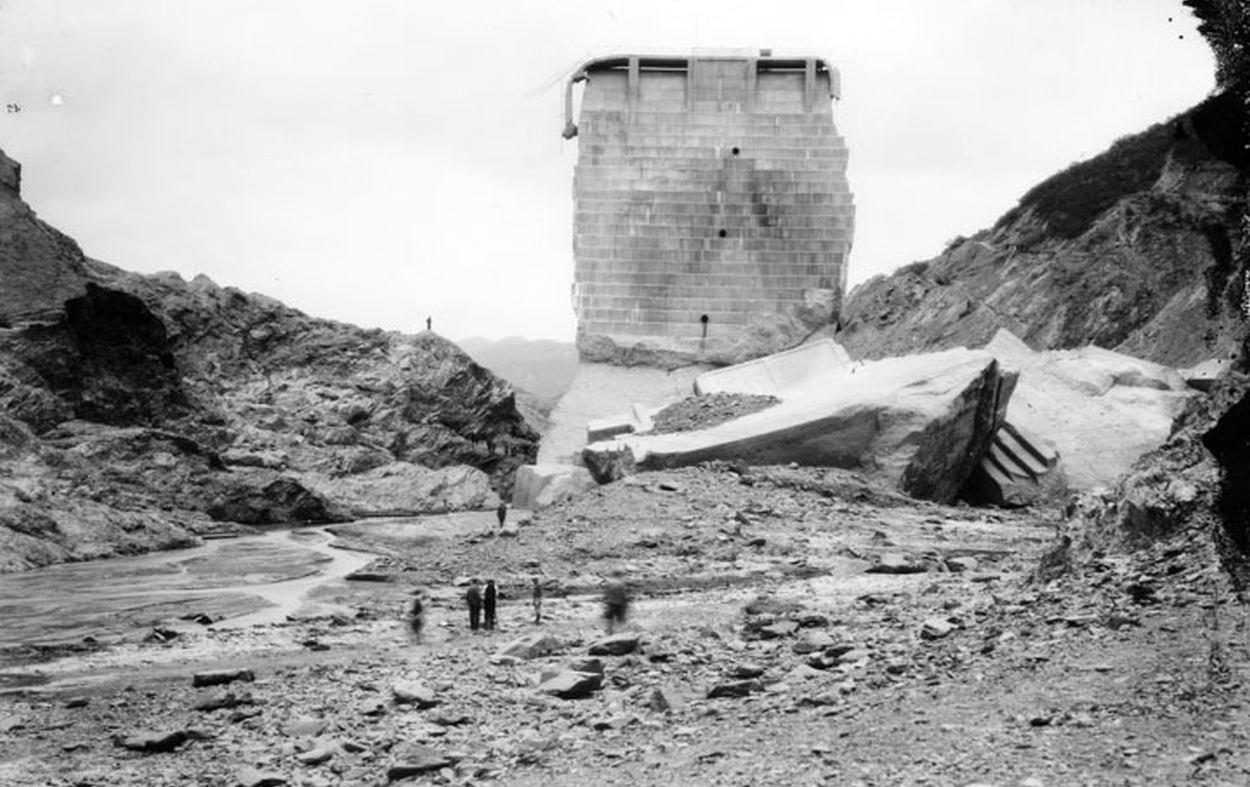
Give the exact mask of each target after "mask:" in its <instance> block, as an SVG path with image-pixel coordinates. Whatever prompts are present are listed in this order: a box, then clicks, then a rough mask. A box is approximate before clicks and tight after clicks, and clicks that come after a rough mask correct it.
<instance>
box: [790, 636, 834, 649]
mask: <svg viewBox="0 0 1250 787" xmlns="http://www.w3.org/2000/svg"><path fill="white" fill-rule="evenodd" d="M833 645H834V641H833V637H831V636H829V635H828V634H826V633H825V632H823V631H804V632H803V633H802V634H800V635H799V638H798V640H797V641H796V642H795V643H794V644H793V645H792V646H791V650H793V651H794V652H795V653H798V654H800V655H801V654H804V653H814V652H816V651H818V650H819V651H823V650H825V649H826V648H829V647H832V646H833Z"/></svg>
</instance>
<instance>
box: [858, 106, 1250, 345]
mask: <svg viewBox="0 0 1250 787" xmlns="http://www.w3.org/2000/svg"><path fill="white" fill-rule="evenodd" d="M1244 111H1245V110H1244V107H1242V106H1241V105H1240V104H1239V102H1238V101H1237V100H1236V99H1235V98H1233V97H1231V95H1221V96H1216V97H1213V98H1211V99H1208V100H1206V101H1204V102H1203V103H1201V104H1199V105H1198V106H1197V107H1195V108H1194V109H1192V110H1190V111H1189V112H1186V113H1184V114H1182V115H1181V116H1179V117H1177V118H1174V119H1173V120H1171V121H1168V122H1166V123H1161V124H1159V125H1156V126H1154V127H1152V128H1150V129H1147V130H1146V131H1144V132H1142V133H1140V134H1136V135H1134V136H1131V137H1126V138H1124V139H1122V140H1120V141H1118V142H1116V143H1115V144H1114V145H1113V146H1112V147H1111V148H1110V149H1109V150H1107V151H1106V152H1105V153H1103V154H1101V155H1100V156H1097V157H1095V158H1093V159H1090V160H1089V161H1085V162H1081V163H1079V164H1076V165H1073V166H1072V167H1070V168H1069V169H1067V170H1065V171H1064V172H1061V173H1059V174H1057V175H1055V176H1054V177H1052V178H1050V179H1048V180H1046V181H1044V182H1043V183H1041V184H1039V185H1038V186H1037V187H1035V188H1034V189H1032V190H1031V191H1030V192H1029V193H1028V194H1026V195H1024V197H1023V198H1022V199H1021V200H1020V204H1019V205H1018V206H1017V207H1016V208H1015V209H1013V210H1012V211H1010V212H1009V213H1007V214H1006V215H1005V216H1003V217H1002V218H1001V219H999V220H998V222H997V223H996V224H995V225H994V226H993V227H991V228H990V229H987V230H983V231H981V232H979V233H977V234H976V235H974V236H972V237H971V238H959V239H957V240H955V241H954V242H952V243H951V245H950V246H949V247H948V248H947V249H946V250H945V251H944V252H943V253H942V254H940V255H938V256H937V257H935V258H933V259H932V260H929V261H927V262H918V263H914V264H912V265H909V266H906V267H904V268H902V269H901V270H899V271H898V272H896V273H894V274H893V275H891V276H888V277H877V278H874V279H872V280H870V281H868V282H865V283H864V284H862V285H860V286H859V287H857V288H855V290H854V291H853V292H852V293H851V294H850V296H849V297H848V299H847V303H846V308H845V310H844V313H843V330H842V332H841V333H840V334H839V335H838V340H839V341H840V342H842V343H843V344H844V345H845V346H846V348H847V350H848V351H849V352H850V353H851V355H852V356H854V357H857V358H878V357H882V356H887V355H894V354H901V353H906V352H917V351H921V350H934V349H941V348H947V347H953V346H959V345H965V346H979V345H981V344H984V343H985V342H986V341H988V340H989V339H990V338H991V337H992V336H993V335H994V332H995V331H997V330H998V329H999V328H1007V329H1009V330H1011V331H1012V332H1013V333H1015V334H1017V335H1018V336H1020V337H1022V338H1023V339H1025V341H1027V342H1028V343H1029V344H1030V345H1031V346H1033V347H1034V348H1035V349H1052V348H1069V347H1077V346H1082V345H1086V344H1091V343H1092V344H1097V345H1099V346H1102V347H1106V348H1111V349H1118V350H1121V351H1124V352H1127V353H1130V354H1132V355H1136V356H1139V357H1143V358H1148V359H1150V360H1154V361H1158V362H1161V363H1166V364H1171V365H1177V366H1186V365H1190V364H1193V363H1196V362H1198V361H1201V360H1204V359H1206V358H1210V357H1228V355H1229V354H1230V353H1232V352H1234V351H1235V349H1236V347H1237V344H1238V342H1239V339H1240V335H1241V332H1242V331H1243V329H1244V325H1245V319H1246V318H1245V313H1244V311H1243V309H1242V305H1243V300H1244V298H1245V286H1244V285H1245V281H1244V279H1245V275H1246V265H1245V259H1246V256H1247V248H1250V219H1248V218H1247V217H1248V214H1247V208H1246V182H1247V181H1246V172H1247V154H1246V149H1245V147H1244V144H1243V143H1244V140H1243V139H1242V135H1241V134H1240V133H1239V131H1238V129H1240V128H1241V120H1240V119H1241V116H1242V115H1243V114H1244Z"/></svg>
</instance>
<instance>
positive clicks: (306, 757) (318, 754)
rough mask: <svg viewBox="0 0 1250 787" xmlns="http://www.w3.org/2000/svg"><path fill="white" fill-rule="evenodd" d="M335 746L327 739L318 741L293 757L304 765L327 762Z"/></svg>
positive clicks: (332, 755) (331, 756) (332, 754)
mask: <svg viewBox="0 0 1250 787" xmlns="http://www.w3.org/2000/svg"><path fill="white" fill-rule="evenodd" d="M336 748H337V747H336V746H335V745H334V744H333V743H331V742H329V741H319V742H318V743H317V745H315V746H313V747H312V748H311V749H309V750H308V751H306V752H303V753H302V754H298V755H296V757H295V759H297V760H299V761H300V762H302V763H304V764H305V765H320V764H321V763H323V762H328V761H329V760H330V759H332V758H333V757H334V751H335V749H336Z"/></svg>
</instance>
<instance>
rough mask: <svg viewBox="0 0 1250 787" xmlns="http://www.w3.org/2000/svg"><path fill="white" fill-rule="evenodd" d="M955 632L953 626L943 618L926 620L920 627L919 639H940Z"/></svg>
mask: <svg viewBox="0 0 1250 787" xmlns="http://www.w3.org/2000/svg"><path fill="white" fill-rule="evenodd" d="M954 630H955V625H954V624H953V623H951V622H950V621H949V620H944V619H943V618H928V619H927V620H925V622H924V624H923V625H922V626H921V627H920V638H921V639H925V640H934V639H942V638H943V637H945V636H947V635H948V634H950V633H951V632H952V631H954Z"/></svg>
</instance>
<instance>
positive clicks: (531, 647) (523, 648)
mask: <svg viewBox="0 0 1250 787" xmlns="http://www.w3.org/2000/svg"><path fill="white" fill-rule="evenodd" d="M563 647H564V643H562V642H561V641H560V640H559V639H558V638H556V637H554V636H552V635H550V634H545V633H539V634H530V635H528V636H525V637H521V638H520V639H515V640H513V641H512V642H509V643H508V644H507V645H504V646H503V647H502V648H500V649H499V650H497V651H495V655H494V656H492V657H491V662H492V663H496V664H497V663H500V661H503V660H507V659H512V660H516V661H520V660H523V659H536V658H539V657H540V656H548V655H550V654H552V653H555V652H557V651H559V650H560V649H561V648H563Z"/></svg>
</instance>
